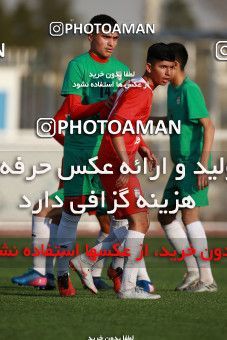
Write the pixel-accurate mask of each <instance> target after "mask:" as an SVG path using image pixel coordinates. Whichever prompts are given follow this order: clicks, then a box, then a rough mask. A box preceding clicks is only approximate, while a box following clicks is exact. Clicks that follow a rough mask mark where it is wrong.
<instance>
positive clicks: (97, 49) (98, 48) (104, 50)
mask: <svg viewBox="0 0 227 340" xmlns="http://www.w3.org/2000/svg"><path fill="white" fill-rule="evenodd" d="M88 39H89V40H90V42H91V51H92V52H94V53H95V54H97V55H98V56H99V57H100V58H109V57H110V56H111V54H112V53H113V51H114V49H115V47H116V46H117V42H118V39H119V34H118V33H117V32H115V33H109V34H105V33H102V32H100V33H98V34H91V35H89V37H88Z"/></svg>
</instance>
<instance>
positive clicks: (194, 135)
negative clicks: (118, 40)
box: [154, 43, 217, 292]
mask: <svg viewBox="0 0 227 340" xmlns="http://www.w3.org/2000/svg"><path fill="white" fill-rule="evenodd" d="M169 46H170V47H171V48H172V50H173V52H174V54H175V58H176V61H175V71H174V75H173V78H172V79H171V82H170V84H169V87H168V98H167V106H168V108H167V117H161V118H159V119H163V120H164V121H165V122H166V123H167V122H168V121H169V120H173V121H174V122H176V121H178V120H180V122H181V133H180V134H176V133H173V134H171V135H170V154H171V159H172V161H173V163H174V167H173V170H172V173H171V175H170V178H169V180H168V182H167V185H166V188H165V190H164V194H163V203H164V200H165V199H167V200H168V207H167V209H166V211H163V210H159V214H158V220H159V222H160V223H161V225H162V227H163V229H164V231H165V233H166V236H167V239H168V240H169V241H170V243H171V245H172V246H173V247H174V248H175V250H176V251H177V252H178V254H181V255H182V253H183V252H185V253H187V251H188V249H189V248H190V246H191V247H192V254H191V255H190V256H185V257H184V262H185V265H186V268H187V273H186V274H185V277H184V280H183V282H182V283H180V284H179V285H178V286H177V287H176V290H178V291H190V292H215V291H217V284H216V282H215V281H214V278H213V275H212V271H211V267H210V262H209V261H204V260H203V259H201V256H200V254H201V252H203V253H204V254H206V253H207V251H208V250H207V249H208V244H207V238H206V234H205V230H204V227H203V224H202V223H201V221H200V208H201V207H204V206H207V205H208V204H209V203H208V184H209V183H208V175H207V174H195V173H194V171H195V170H198V169H199V168H198V164H197V162H200V163H201V164H202V165H203V166H204V167H205V168H206V169H208V168H210V166H211V148H212V143H213V139H214V126H213V123H212V121H211V119H210V117H209V113H208V111H207V108H206V104H205V100H204V97H203V94H202V92H201V90H200V88H199V86H198V85H197V84H196V83H195V82H194V81H192V80H191V79H190V78H189V77H188V76H187V75H186V73H185V65H186V63H187V60H188V53H187V50H186V48H185V46H184V45H182V44H179V43H171V44H169ZM154 121H155V120H154ZM179 163H181V164H182V165H183V166H184V168H185V175H184V177H183V178H182V179H181V180H177V179H176V177H179V173H177V171H176V166H177V164H179ZM188 196H190V197H191V199H192V200H193V201H194V205H193V206H194V207H184V208H181V214H182V222H183V225H184V227H183V226H182V225H181V223H180V221H179V220H178V219H177V218H176V217H177V213H175V212H174V208H175V207H176V200H179V201H180V202H181V201H182V199H183V198H185V197H188Z"/></svg>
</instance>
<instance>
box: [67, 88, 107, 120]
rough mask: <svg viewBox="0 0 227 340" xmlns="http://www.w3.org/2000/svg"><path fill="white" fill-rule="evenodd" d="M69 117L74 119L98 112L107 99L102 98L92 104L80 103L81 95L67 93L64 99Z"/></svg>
mask: <svg viewBox="0 0 227 340" xmlns="http://www.w3.org/2000/svg"><path fill="white" fill-rule="evenodd" d="M65 100H66V101H67V103H68V110H69V114H70V117H71V118H72V119H74V120H78V119H83V118H87V117H90V116H93V115H95V114H97V113H99V112H100V111H101V110H102V109H103V108H104V107H105V106H106V103H107V101H106V100H103V101H100V102H97V103H93V104H82V103H81V97H80V96H78V95H75V94H69V95H68V96H67V97H66V99H65Z"/></svg>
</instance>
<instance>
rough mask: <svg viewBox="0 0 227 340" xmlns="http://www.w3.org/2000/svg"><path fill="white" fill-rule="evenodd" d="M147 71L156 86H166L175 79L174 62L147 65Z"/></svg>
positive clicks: (158, 62)
mask: <svg viewBox="0 0 227 340" xmlns="http://www.w3.org/2000/svg"><path fill="white" fill-rule="evenodd" d="M147 71H148V73H149V76H150V77H151V79H152V81H153V84H154V85H155V86H158V85H166V84H167V83H168V82H169V81H170V80H171V79H172V77H173V73H174V62H173V61H165V60H164V61H157V62H156V63H154V64H147Z"/></svg>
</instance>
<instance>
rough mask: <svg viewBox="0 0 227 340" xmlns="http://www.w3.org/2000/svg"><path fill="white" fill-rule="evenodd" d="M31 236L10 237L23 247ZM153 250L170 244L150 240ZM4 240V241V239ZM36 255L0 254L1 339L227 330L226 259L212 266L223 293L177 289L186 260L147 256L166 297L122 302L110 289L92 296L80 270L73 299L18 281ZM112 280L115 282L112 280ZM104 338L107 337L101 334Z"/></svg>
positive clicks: (204, 335) (138, 339)
mask: <svg viewBox="0 0 227 340" xmlns="http://www.w3.org/2000/svg"><path fill="white" fill-rule="evenodd" d="M25 242H26V244H29V242H30V240H26V241H25V240H20V239H17V240H16V239H14V240H13V239H11V240H10V241H8V244H9V245H13V244H16V245H17V246H18V244H20V246H21V247H22V246H24V245H25ZM148 243H149V249H153V250H154V249H159V247H160V245H166V243H165V241H164V240H158V239H154V240H152V241H151V240H149V241H148ZM0 244H1V242H0ZM210 246H211V247H217V246H220V247H226V246H227V242H226V239H222V240H220V239H219V240H215V239H213V240H210ZM30 261H31V259H29V258H25V257H23V256H20V257H17V258H15V259H0V264H1V269H0V302H1V319H0V320H1V333H0V337H1V338H2V339H32V340H33V339H40V338H43V339H63V338H65V339H67V340H70V339H78V340H80V339H81V340H82V339H88V338H89V336H90V337H91V338H93V339H94V338H95V339H97V337H99V336H101V335H102V337H103V340H104V339H105V338H106V339H108V340H109V339H111V337H112V339H117V338H115V337H118V339H120V338H121V339H123V335H125V336H126V335H129V336H133V335H134V339H135V340H146V339H181V338H183V339H193V340H195V339H201V340H203V339H224V338H226V334H227V322H226V319H227V266H226V264H227V260H222V261H221V262H220V263H217V262H216V263H215V265H214V266H213V270H214V275H215V279H216V281H217V282H218V286H219V292H218V293H215V294H211V293H203V294H201V293H200V294H192V293H186V292H185V293H178V292H174V291H173V290H174V287H175V286H176V284H177V283H178V282H179V281H180V280H181V279H182V275H183V273H184V268H183V265H182V264H181V263H173V262H169V261H166V260H164V259H157V258H154V257H151V256H150V257H148V258H147V259H146V262H147V265H148V269H149V273H150V275H151V277H152V279H153V280H154V282H155V285H156V287H157V288H158V292H159V293H160V294H161V296H162V299H160V300H156V301H152V300H150V301H122V300H118V299H117V298H116V296H115V294H114V293H113V292H112V291H111V292H105V293H99V294H98V295H97V296H94V295H92V294H91V293H90V292H89V291H86V290H84V289H83V288H82V286H81V284H80V282H79V280H78V279H77V278H76V276H75V274H72V276H73V283H74V285H75V287H76V288H77V293H78V294H77V295H76V297H74V298H60V297H59V296H58V292H57V291H56V290H55V291H51V292H50V291H49V292H48V291H38V290H36V289H34V288H25V287H18V286H14V285H13V284H11V283H10V278H11V277H12V276H14V275H18V274H21V273H23V271H24V269H26V268H27V267H28V266H29V265H30ZM108 283H110V282H109V281H108ZM100 339H102V338H100Z"/></svg>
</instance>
